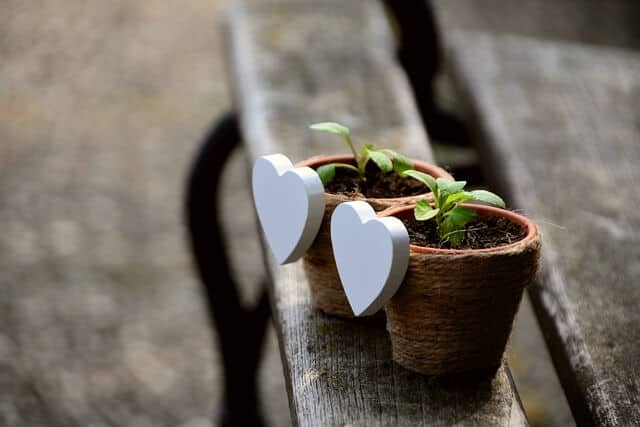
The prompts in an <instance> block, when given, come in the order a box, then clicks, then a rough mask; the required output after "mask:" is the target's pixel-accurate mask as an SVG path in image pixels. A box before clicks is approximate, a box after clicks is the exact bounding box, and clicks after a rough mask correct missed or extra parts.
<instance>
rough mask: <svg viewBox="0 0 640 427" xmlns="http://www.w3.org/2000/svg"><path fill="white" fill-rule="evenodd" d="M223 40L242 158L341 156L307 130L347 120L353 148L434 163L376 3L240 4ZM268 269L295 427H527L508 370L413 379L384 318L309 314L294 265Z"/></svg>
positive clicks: (302, 282)
mask: <svg viewBox="0 0 640 427" xmlns="http://www.w3.org/2000/svg"><path fill="white" fill-rule="evenodd" d="M228 36H229V42H230V45H229V53H230V55H231V64H232V74H233V77H234V79H235V82H234V83H235V85H234V90H235V95H236V99H237V105H238V107H239V111H240V113H241V118H242V131H243V133H244V135H245V138H246V141H245V142H246V146H247V148H248V152H249V160H250V161H251V160H252V159H255V157H256V156H258V155H262V154H266V153H273V152H285V153H287V154H288V155H289V156H291V157H292V158H293V159H294V160H296V161H297V160H302V159H304V158H306V157H308V156H310V155H314V154H319V153H333V152H343V151H345V149H344V147H342V146H341V145H340V143H339V142H338V141H335V142H334V141H331V140H330V139H328V138H326V137H317V136H316V135H314V134H313V133H311V132H309V131H308V130H307V126H308V124H309V123H311V122H313V121H318V120H328V119H331V120H338V121H343V122H345V123H348V124H349V125H351V127H352V128H353V133H354V134H355V135H356V138H358V140H359V141H361V142H362V141H368V142H374V143H376V144H380V145H387V146H390V147H395V148H398V149H400V150H401V151H403V152H405V153H406V154H409V155H411V156H415V157H418V158H422V159H427V160H431V159H432V155H431V151H430V149H429V145H428V140H427V137H426V135H425V133H424V129H423V126H422V124H421V122H420V119H419V116H418V113H417V111H416V107H415V105H414V101H413V99H412V97H411V93H410V90H409V86H408V83H407V81H406V78H405V76H404V74H403V72H402V71H401V69H400V68H399V67H398V65H397V64H396V62H395V60H394V55H393V39H392V36H391V34H390V32H389V28H388V24H387V22H386V20H385V19H384V15H383V13H382V10H381V9H380V7H379V5H378V4H377V3H376V2H370V1H367V0H358V1H350V2H342V1H322V2H320V1H314V2H310V1H289V2H257V3H250V2H241V3H240V4H239V5H238V6H237V7H236V8H235V9H233V11H232V13H231V14H230V20H229V26H228ZM268 267H269V270H270V273H271V275H272V279H273V280H272V287H271V297H272V307H273V310H274V323H275V326H276V329H277V331H278V335H279V341H280V346H281V355H282V361H283V364H284V368H285V375H286V376H287V386H288V391H289V397H290V407H291V412H292V419H293V421H294V422H295V423H297V424H301V425H323V426H324V425H347V424H349V425H367V426H370V425H372V426H376V425H396V424H400V425H433V424H437V425H450V424H453V423H456V422H458V423H460V424H463V425H504V426H506V425H526V419H525V417H524V414H523V411H522V408H521V405H520V402H519V400H518V397H517V395H516V392H515V388H514V387H513V385H512V383H511V381H510V374H509V371H508V368H507V367H506V366H503V367H502V368H501V369H500V370H499V371H498V373H497V375H496V376H495V377H494V378H493V379H485V380H482V381H478V382H475V383H469V382H468V381H467V384H466V385H461V384H460V382H458V384H451V383H445V382H443V381H439V380H436V379H434V378H429V377H424V376H420V375H417V374H414V373H411V372H409V371H407V370H405V369H403V368H401V367H400V366H398V365H396V364H394V363H393V362H392V361H391V351H390V345H389V342H388V338H387V335H386V331H385V328H384V323H383V322H380V321H377V322H376V321H375V320H364V321H362V320H360V321H355V320H351V321H345V320H341V319H337V318H331V317H328V316H325V315H323V314H321V313H319V312H317V311H315V310H313V309H312V308H311V305H310V298H309V290H308V285H307V281H306V276H305V273H304V271H303V269H302V265H301V264H300V263H295V264H291V265H288V266H285V267H280V266H278V265H276V264H275V263H274V262H273V260H269V262H268Z"/></svg>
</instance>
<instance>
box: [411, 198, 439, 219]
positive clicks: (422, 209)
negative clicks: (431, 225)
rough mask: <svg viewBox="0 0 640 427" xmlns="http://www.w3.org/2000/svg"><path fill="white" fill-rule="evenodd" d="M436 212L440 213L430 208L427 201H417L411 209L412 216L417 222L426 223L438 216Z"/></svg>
mask: <svg viewBox="0 0 640 427" xmlns="http://www.w3.org/2000/svg"><path fill="white" fill-rule="evenodd" d="M438 212H440V209H434V208H432V207H431V204H429V201H428V200H427V199H420V200H418V202H417V203H416V207H415V208H414V209H413V214H414V215H415V217H416V219H417V220H418V221H427V220H429V219H431V218H433V217H435V216H436V215H438Z"/></svg>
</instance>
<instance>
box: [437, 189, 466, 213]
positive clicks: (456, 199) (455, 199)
mask: <svg viewBox="0 0 640 427" xmlns="http://www.w3.org/2000/svg"><path fill="white" fill-rule="evenodd" d="M472 199H473V196H472V195H471V194H469V193H467V192H466V191H463V192H461V193H456V194H449V195H447V197H446V198H445V199H444V204H443V205H442V210H443V211H445V212H446V211H448V210H449V209H450V208H452V207H453V205H454V204H456V203H463V202H466V201H467V200H472Z"/></svg>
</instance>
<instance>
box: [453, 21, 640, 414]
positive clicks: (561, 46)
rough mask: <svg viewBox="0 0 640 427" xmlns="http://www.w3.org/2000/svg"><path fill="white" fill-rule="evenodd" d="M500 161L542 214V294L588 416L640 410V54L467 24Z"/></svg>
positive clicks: (463, 44)
mask: <svg viewBox="0 0 640 427" xmlns="http://www.w3.org/2000/svg"><path fill="white" fill-rule="evenodd" d="M449 56H450V64H451V69H452V71H453V75H454V79H455V81H456V83H457V86H458V87H459V88H460V90H461V95H462V98H463V100H464V101H465V105H466V106H467V107H468V113H469V117H470V118H471V120H472V122H473V123H474V124H475V127H476V130H477V132H476V133H475V135H476V136H477V141H478V143H479V146H480V150H481V153H482V155H483V157H484V160H485V162H484V163H485V165H487V166H488V168H487V173H488V174H489V175H490V176H491V177H492V178H493V180H494V182H495V184H496V186H497V187H498V188H499V189H501V191H502V192H503V193H505V194H506V195H507V196H508V198H509V200H510V201H511V204H512V205H515V206H517V207H519V208H521V209H523V210H524V212H525V213H526V214H527V215H528V216H530V217H531V218H533V219H534V220H537V222H538V223H539V224H540V226H541V229H542V233H543V236H544V247H545V250H544V255H543V268H542V272H541V274H540V275H539V281H538V283H537V284H536V285H535V286H532V287H531V288H530V290H529V291H530V292H529V293H530V296H531V299H532V301H533V304H534V308H535V309H536V312H537V315H538V318H539V320H540V322H541V325H542V327H543V331H544V333H545V336H546V339H547V342H548V344H549V347H550V351H551V353H552V356H553V359H554V363H555V365H556V368H557V371H558V373H559V375H560V379H561V381H562V384H563V386H564V388H565V391H566V392H567V395H568V399H569V403H570V405H571V407H572V411H573V413H574V416H575V418H576V421H577V422H578V425H620V426H626V425H635V423H637V422H638V420H640V397H639V394H638V391H639V390H640V309H639V307H640V286H639V285H640V188H639V187H638V186H639V185H640V54H639V53H638V52H636V51H631V50H622V49H605V48H597V47H587V46H581V45H576V44H570V43H561V42H544V41H539V40H534V39H528V38H522V37H516V36H496V35H491V34H487V33H478V32H466V33H465V32H459V33H457V34H455V35H454V36H452V37H450V45H449Z"/></svg>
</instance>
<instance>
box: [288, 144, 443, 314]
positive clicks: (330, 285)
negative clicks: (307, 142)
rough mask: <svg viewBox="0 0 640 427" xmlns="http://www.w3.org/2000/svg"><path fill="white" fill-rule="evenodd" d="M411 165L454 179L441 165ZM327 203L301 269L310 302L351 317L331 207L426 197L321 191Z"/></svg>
mask: <svg viewBox="0 0 640 427" xmlns="http://www.w3.org/2000/svg"><path fill="white" fill-rule="evenodd" d="M411 161H412V163H413V165H414V169H415V170H417V171H420V172H424V173H426V174H429V175H431V176H433V177H435V178H447V179H453V178H452V177H451V175H449V174H448V173H447V172H446V171H445V170H444V169H442V168H440V167H438V166H435V165H432V164H429V163H425V162H421V161H419V160H414V159H411ZM353 162H354V158H353V156H352V155H350V154H339V155H333V156H316V157H311V158H309V159H307V160H305V161H302V162H300V163H298V164H296V167H303V166H308V167H310V168H312V169H317V168H318V167H320V166H322V165H326V164H329V163H353ZM324 195H325V200H326V206H325V211H324V217H323V219H322V225H321V226H320V230H319V231H318V235H317V236H316V238H315V240H314V242H313V244H312V245H311V247H310V248H309V250H308V251H307V253H306V254H305V256H304V258H303V265H304V270H305V272H306V274H307V278H308V280H309V287H310V289H311V302H312V304H313V306H314V307H315V308H317V309H320V310H322V311H323V312H325V313H327V314H331V315H335V316H343V317H354V315H353V311H352V310H351V307H350V306H349V302H348V301H347V297H346V295H345V293H344V290H343V289H342V284H341V283H340V278H339V277H338V270H337V269H336V264H335V260H334V258H333V249H332V247H331V231H330V230H331V228H330V221H331V215H332V214H333V211H334V209H335V208H336V206H338V205H339V204H340V203H343V202H351V201H354V200H363V201H365V202H367V203H369V204H370V205H371V206H372V207H373V209H374V210H376V211H381V210H384V209H387V208H390V207H395V206H405V205H412V204H413V203H415V202H416V201H417V200H419V199H421V198H423V197H425V194H421V195H417V196H410V197H397V198H367V197H364V196H362V195H360V196H355V197H354V196H349V195H345V194H334V193H327V192H325V193H324Z"/></svg>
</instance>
